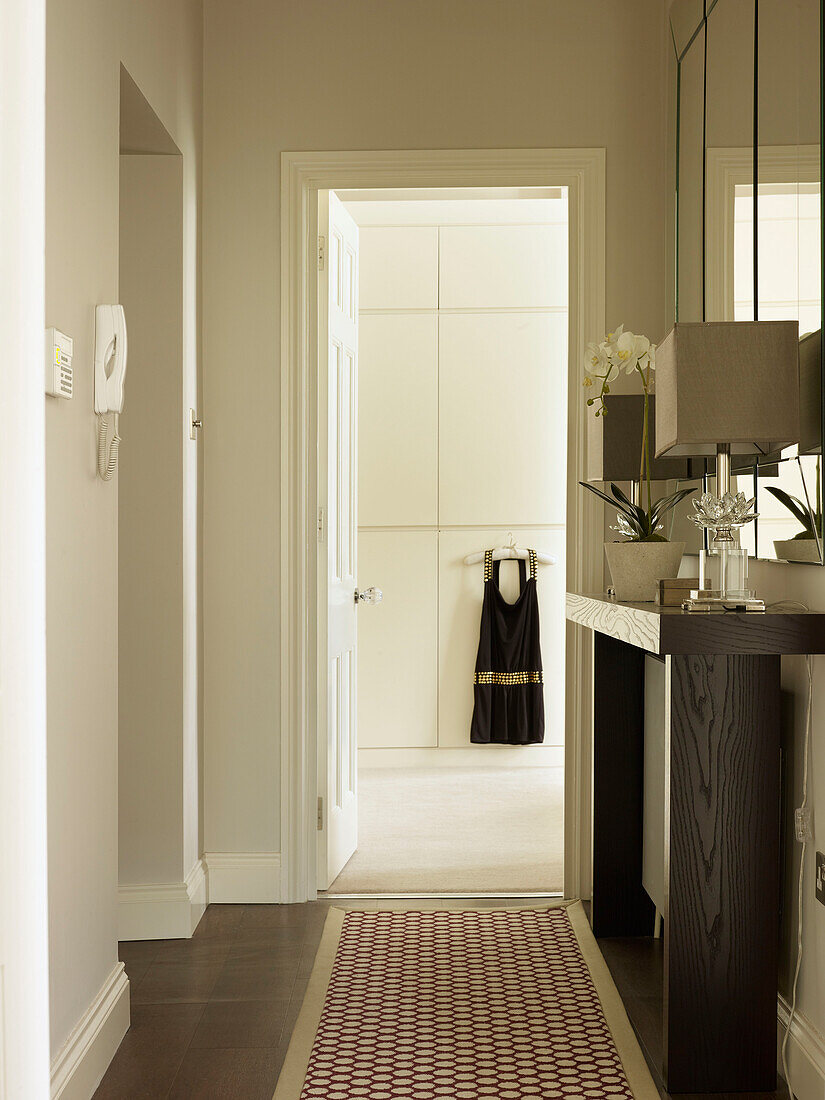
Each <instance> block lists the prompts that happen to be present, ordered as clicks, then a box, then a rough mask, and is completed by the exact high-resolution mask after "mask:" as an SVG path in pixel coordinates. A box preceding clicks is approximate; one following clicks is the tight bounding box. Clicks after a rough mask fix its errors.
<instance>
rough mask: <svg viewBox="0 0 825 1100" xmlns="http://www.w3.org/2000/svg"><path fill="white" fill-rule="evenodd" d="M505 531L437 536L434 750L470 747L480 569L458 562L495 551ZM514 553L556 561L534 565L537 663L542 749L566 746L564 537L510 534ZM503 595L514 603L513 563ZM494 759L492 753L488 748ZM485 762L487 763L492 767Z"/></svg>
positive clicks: (504, 575) (505, 570) (506, 570)
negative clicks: (526, 551) (527, 551)
mask: <svg viewBox="0 0 825 1100" xmlns="http://www.w3.org/2000/svg"><path fill="white" fill-rule="evenodd" d="M508 533H509V532H508V531H502V530H501V529H490V528H486V529H484V528H480V529H475V530H464V531H442V532H441V538H440V542H439V570H438V577H439V617H438V651H439V677H438V744H439V747H440V748H462V747H466V746H469V744H470V719H471V717H472V713H473V673H474V671H475V662H476V653H477V650H478V632H479V626H480V623H481V604H482V597H483V595H484V565H483V564H482V563H481V562H479V564H478V565H465V564H464V558H465V557H466V555H468V554H473V553H475V552H476V551H477V550H483V549H487V548H488V547H491V546H500V545H502V544H503V543H505V542H506V541H507V535H508ZM512 534H513V537H514V538H515V540H516V542H517V544H518V545H519V546H525V547H527V546H532V547H533V548H534V549H536V550H542V551H544V552H546V553H548V554H554V555H555V556H556V557H557V558H558V562H557V564H556V565H539V567H538V595H539V618H540V621H541V655H542V665H543V667H544V710H545V735H544V744H545V745H547V746H553V745H555V746H563V745H564V641H565V622H564V599H565V565H564V550H565V533H564V531H563V530H561V529H557V530H548V529H546V528H545V529H543V530H541V529H532V530H531V529H529V528H523V527H522V528H514V529H513V530H512ZM501 591H502V594H503V595H504V598H505V599H507V600H510V601H512V600H514V599H515V598H516V597H517V595H518V591H519V586H518V562H516V561H507V562H504V563H502V566H501ZM489 748H490V752H491V753H492V754H495V752H496V751H497V748H498V747H497V746H495V745H493V746H490V747H489ZM494 758H495V757H494V755H493V756H491V760H492V759H494Z"/></svg>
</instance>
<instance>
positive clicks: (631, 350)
mask: <svg viewBox="0 0 825 1100" xmlns="http://www.w3.org/2000/svg"><path fill="white" fill-rule="evenodd" d="M641 340H643V341H644V342H645V343H646V344H647V343H649V342H648V341H647V340H646V339H645V337H644V336H634V335H633V333H632V332H623V333H622V334H621V336H620V337H619V338H618V340H617V341H616V359H617V360H618V363H619V366H621V367H622V368H623V369H624V370H625V371H627V373H628V374H632V373H633V372H634V370H635V369H636V364H637V363H638V362H639V354H640V345H639V341H641ZM643 350H644V351H646V349H643Z"/></svg>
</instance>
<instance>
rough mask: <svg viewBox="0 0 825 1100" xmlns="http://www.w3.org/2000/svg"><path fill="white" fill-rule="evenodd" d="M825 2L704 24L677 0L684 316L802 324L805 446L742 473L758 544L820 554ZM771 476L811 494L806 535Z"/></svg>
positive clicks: (725, 9)
mask: <svg viewBox="0 0 825 1100" xmlns="http://www.w3.org/2000/svg"><path fill="white" fill-rule="evenodd" d="M821 9H822V3H821V0H758V11H757V4H756V0H715V2H714V3H713V4H710V3H708V5H707V10H706V11H705V12H704V14H702V13H698V18H699V27H698V30H697V29H696V26H695V25H694V27H693V29H692V30H691V29H690V26H691V23H694V21H695V20H696V19H697V7H696V5H695V4H692V3H691V2H690V0H678V3H675V4H674V5H673V6H672V8H671V30H672V34H673V49H674V59H673V67H674V68H675V71H676V90H675V97H676V101H677V102H676V111H675V115H676V135H675V141H674V147H675V150H676V153H677V164H676V193H677V231H676V252H677V257H676V263H675V270H676V283H677V287H676V313H675V315H676V318H677V319H678V320H681V321H693V320H709V321H717V320H719V321H721V320H739V321H744V320H751V319H756V320H796V321H798V322H799V326H800V328H799V331H800V401H801V410H802V424H801V431H800V442H799V446H796V445H795V446H793V447H789V448H786V449H785V450H784V451H783V452H782V453H781V454H775V455H770V456H765V457H764V458H763V459H762V460H761V461H760V464H759V466H758V467H757V468H754V469H741V470H738V471H736V476H735V485H736V489H737V491H742V492H744V493H746V495H747V496H748V497H751V496H756V499H757V509H758V511H759V512H760V518H759V520H757V522H756V523H755V524H753V525H751V528H750V529H748V528H746V529H745V531H744V532H743V544H744V545H747V547H748V549H749V551H750V552H751V553H753V554H755V555H756V556H759V557H761V558H767V559H773V560H777V559H782V558H783V556H784V560H794V561H798V560H804V561H816V562H817V563H821V562H822V553H821V542H822V538H821V514H822V504H821V501H822V479H821V476H820V458H819V456H820V455H821V453H822V439H823V434H825V425H823V410H822V388H823V387H822V381H823V359H822V340H821V328H822V270H823V252H822V234H821V217H822V196H821V187H820V181H821V166H822V137H821V133H822V117H821V102H820V101H821V88H822V58H821V56H820V53H821V51H820V43H821V35H822V10H821ZM757 17H758V20H757ZM757 25H758V33H757V34H756V35H755V33H754V31H755V27H756V26H757ZM683 41H686V42H688V43H689V44H688V45H686V46H685V47H682V48H683V53H682V54H681V56H680V54H679V49H680V44H681V43H682V42H683ZM755 41H756V49H755V48H754V42H755ZM699 162H701V165H702V167H701V170H700V171H699V172H697V163H699ZM710 472H711V471H710V470H708V473H710ZM706 480H707V479H706ZM711 488H712V486H711ZM769 488H771V489H776V490H779V491H780V493H782V492H784V493H787V494H789V496H790V497H791V498H794V500H796V501H799V502H800V503H799V504H798V505H796V504H793V501H792V502H791V503H792V506H793V507H796V508H797V510H798V511H799V510H800V509H801V512H799V514H801V515H802V517H803V519H806V518H807V519H808V521H809V522H808V524H807V526H808V531H809V535H808V537H807V539H806V538H800V537H798V536H799V534H800V532H802V530H803V524H802V522H801V521H800V520H799V518H797V517H794V515H793V514H792V513H791V512H789V510H788V508H787V507H785V505H784V504H783V503H782V502H781V501H780V500H779V499H778V498H777V497H776V496H775V495H774V494H773V493H771V492H768V489H769ZM814 517H816V518H814Z"/></svg>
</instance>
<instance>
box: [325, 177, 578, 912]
mask: <svg viewBox="0 0 825 1100" xmlns="http://www.w3.org/2000/svg"><path fill="white" fill-rule="evenodd" d="M319 207H320V209H319V227H321V229H322V230H324V231H323V232H321V233H320V237H321V238H323V240H321V241H320V242H319V243H320V252H319V255H320V257H321V260H320V263H321V265H322V268H321V270H320V271H319V317H321V318H322V326H321V327H322V329H324V331H323V333H321V334H320V335H319V349H323V348H325V347H328V355H327V356H326V357H325V356H324V355H323V351H322V350H321V351H319V363H320V369H319V394H320V402H319V425H321V426H326V428H327V432H326V442H327V448H326V452H327V453H326V461H324V459H323V457H321V462H320V470H319V474H320V475H321V476H319V483H320V482H321V481H322V480H325V481H326V495H327V499H328V508H327V511H326V514H323V509H322V512H321V513H319V539H320V540H321V543H322V546H323V547H325V550H326V553H321V554H319V563H320V565H321V570H320V572H321V575H322V579H323V580H325V581H326V588H325V586H324V584H323V583H322V584H321V591H319V604H324V603H325V602H326V603H328V605H329V619H328V623H327V627H328V629H327V632H326V637H325V638H323V637H322V638H319V643H320V644H319V666H320V667H319V674H323V672H322V670H323V668H324V667H325V666H324V664H322V663H321V662H322V661H325V662H326V669H327V676H326V683H325V684H319V688H320V689H321V690H319V727H324V726H325V728H326V731H327V738H326V743H325V745H324V746H319V748H320V750H321V751H319V760H318V765H319V768H318V782H319V787H318V789H319V794H320V799H319V807H318V809H319V825H320V830H319V834H318V839H319V843H318V886H319V888H322V889H323V888H324V887H326V888H327V889H328V890H329V892H330V893H334V894H373V893H374V894H393V895H397V894H410V893H424V894H430V893H435V894H502V895H511V896H512V895H514V894H519V895H525V894H560V893H562V892H563V882H564V880H563V851H564V814H563V800H564V743H565V667H566V665H565V626H564V592H565V587H566V570H565V554H566V546H567V532H566V495H567V477H566V466H567V450H568V447H567V415H568V410H567V404H568V403H567V392H568V358H569V356H568V331H569V301H568V298H569V293H568V270H569V262H568V241H569V234H570V225H569V206H568V189H567V188H566V187H564V186H560V187H545V188H506V189H505V188H493V189H489V188H487V189H480V188H475V189H468V188H462V189H448V190H444V189H439V190H433V189H414V190H403V191H399V190H396V191H388V190H382V191H375V190H346V191H340V192H338V193H337V194H329V193H326V192H321V193H320V194H319ZM359 272H360V274H359ZM324 475H325V478H324ZM508 543H513V544H517V545H518V546H519V547H532V548H535V549H536V550H538V551H540V552H541V554H542V555H543V556H544V558H545V559H546V560H545V563H544V564H542V565H540V566H539V567H538V578H537V592H538V603H539V610H540V620H541V647H542V657H543V669H544V687H543V698H544V709H545V723H544V725H545V730H544V736H543V741H542V742H541V743H537V744H529V745H522V744H519V745H500V744H489V745H479V744H476V745H473V744H471V741H470V724H471V716H472V710H473V695H474V691H473V670H474V667H475V656H476V648H477V645H478V637H479V620H480V615H481V605H482V595H483V591H484V578H485V569H484V565H483V563H482V562H476V563H475V564H472V565H467V564H465V558H466V557H468V556H471V555H473V554H476V553H477V552H478V551H480V550H486V549H487V548H492V547H501V546H504V545H506V544H508ZM324 562H325V564H326V570H325V564H324ZM551 563H552V564H551ZM373 584H374V585H376V586H377V587H379V588H380V589H381V590H382V591H383V596H384V598H383V601H382V603H381V604H380V605H378V606H369V602H370V601H369V593H368V592H367V593H363V594H364V595H366V596H367V599H366V600H360V601H359V600H356V601H353V599H352V595H353V592H354V591H355V588H356V586H357V587H358V588H359V589H360V590H361V591H362V592H363V589H364V588H365V587H366V586H367V585H373ZM521 585H522V582H520V580H519V569H518V568H517V564H516V563H515V562H507V563H505V564H504V565H503V566H502V567H501V574H500V591H501V595H502V597H503V599H504V600H506V601H507V602H508V603H510V604H515V602H516V601H517V600H519V599H520V598H521V592H522V591H523V590H524V589H523V588H522V586H521ZM356 604H360V606H361V610H360V611H358V612H356V611H355V606H356ZM356 623H357V626H356ZM321 634H323V631H321ZM322 649H323V650H325V652H323V653H322V652H321V650H322ZM324 689H325V690H324ZM512 690H518V689H508V691H512ZM530 732H531V734H536V735H538V734H539V733H540V731H539V730H533V731H530ZM324 750H325V751H324Z"/></svg>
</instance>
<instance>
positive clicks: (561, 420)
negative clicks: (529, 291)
mask: <svg viewBox="0 0 825 1100" xmlns="http://www.w3.org/2000/svg"><path fill="white" fill-rule="evenodd" d="M566 379H567V317H566V316H565V315H562V314H547V313H478V314H447V315H443V314H442V315H441V317H440V318H439V418H440V431H439V450H440V471H441V477H440V481H441V492H440V516H439V519H440V523H441V524H442V525H448V524H449V525H456V524H462V525H475V526H479V525H484V524H508V525H510V524H514V523H516V524H517V523H531V524H545V523H564V519H565V496H566V492H567V484H566V477H565V466H566V454H567V395H566V385H567V382H566Z"/></svg>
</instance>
